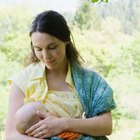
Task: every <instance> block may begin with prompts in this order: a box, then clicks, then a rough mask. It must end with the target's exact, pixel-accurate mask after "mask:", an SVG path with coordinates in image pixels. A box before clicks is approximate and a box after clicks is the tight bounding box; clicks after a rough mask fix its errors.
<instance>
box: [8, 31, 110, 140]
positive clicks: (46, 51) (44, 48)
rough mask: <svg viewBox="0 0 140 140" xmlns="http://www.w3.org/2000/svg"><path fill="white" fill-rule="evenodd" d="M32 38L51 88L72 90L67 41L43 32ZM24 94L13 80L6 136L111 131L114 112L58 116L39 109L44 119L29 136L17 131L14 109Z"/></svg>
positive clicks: (37, 136) (22, 138) (33, 35)
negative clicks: (68, 74) (68, 72)
mask: <svg viewBox="0 0 140 140" xmlns="http://www.w3.org/2000/svg"><path fill="white" fill-rule="evenodd" d="M31 41H32V44H33V46H34V51H35V54H36V56H37V58H38V59H39V60H40V61H42V62H43V63H44V64H45V66H46V73H47V75H46V80H47V84H48V88H49V90H58V91H70V89H69V86H68V84H67V83H66V82H65V78H66V74H67V65H68V62H67V58H66V44H67V42H64V41H61V40H59V39H57V38H55V37H53V36H51V35H49V34H46V33H40V32H35V33H33V34H32V35H31ZM23 98H24V94H23V92H22V91H21V90H20V89H19V88H18V87H17V86H16V85H15V84H14V83H13V84H12V86H11V89H10V98H9V111H8V118H7V125H6V136H7V140H15V138H16V139H20V140H25V139H27V138H29V139H28V140H36V138H39V139H38V140H41V139H42V138H47V137H52V136H55V135H58V134H60V133H62V132H63V131H73V132H78V133H81V134H87V135H91V136H104V135H109V134H111V132H112V115H111V112H107V113H104V114H102V115H100V116H97V117H93V118H88V119H73V118H58V117H55V116H47V115H45V114H42V113H41V112H38V114H37V115H38V116H39V117H40V118H42V120H41V121H40V122H38V123H37V124H35V125H34V126H32V127H31V128H29V129H28V130H27V131H26V134H28V136H25V135H21V134H19V133H18V132H17V131H16V129H15V126H14V123H13V120H14V115H15V112H16V111H17V110H18V109H19V108H20V107H21V106H22V105H23ZM13 100H14V101H15V102H13ZM30 136H32V137H30ZM33 137H36V138H33Z"/></svg>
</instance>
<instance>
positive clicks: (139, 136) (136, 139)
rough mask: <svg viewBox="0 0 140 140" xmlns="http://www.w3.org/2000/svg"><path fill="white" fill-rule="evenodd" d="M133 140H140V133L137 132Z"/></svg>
mask: <svg viewBox="0 0 140 140" xmlns="http://www.w3.org/2000/svg"><path fill="white" fill-rule="evenodd" d="M133 140H140V131H138V132H136V134H135V136H134V138H133Z"/></svg>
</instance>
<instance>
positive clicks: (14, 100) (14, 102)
mask: <svg viewBox="0 0 140 140" xmlns="http://www.w3.org/2000/svg"><path fill="white" fill-rule="evenodd" d="M23 100H24V93H23V92H22V91H21V90H20V89H19V88H18V87H17V86H16V84H14V83H13V84H12V85H11V88H10V95H9V105H8V114H7V120H6V140H27V139H28V140H42V139H37V138H33V137H30V136H27V135H23V134H20V133H19V132H18V131H17V130H16V128H15V125H14V115H15V113H16V111H17V110H18V109H19V108H20V107H21V106H22V105H23V104H24V102H23Z"/></svg>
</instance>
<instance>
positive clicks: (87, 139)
mask: <svg viewBox="0 0 140 140" xmlns="http://www.w3.org/2000/svg"><path fill="white" fill-rule="evenodd" d="M70 35H71V32H70V30H69V27H68V26H67V23H66V21H65V19H64V17H63V16H62V15H60V14H59V13H57V12H55V11H45V12H43V13H41V14H39V15H37V17H36V18H35V19H34V21H33V23H32V27H31V31H30V37H31V48H32V53H33V55H32V60H33V63H32V64H31V65H29V66H28V67H27V68H25V69H24V70H22V71H21V72H20V73H18V74H17V75H16V76H14V78H12V80H11V81H10V83H11V88H10V96H9V111H8V116H7V123H6V138H7V140H15V139H18V140H27V139H28V140H41V139H45V138H48V139H51V140H53V139H55V140H59V139H60V138H59V137H57V135H59V134H61V133H62V132H65V131H71V132H76V133H79V134H81V135H80V137H79V138H78V139H82V140H105V139H107V138H106V137H105V136H106V135H110V134H111V132H112V115H111V110H112V109H114V108H115V107H116V106H115V102H114V99H113V94H112V89H111V88H110V86H109V85H108V84H107V83H106V82H105V80H104V79H103V78H102V77H101V76H100V75H99V74H97V73H95V72H93V71H90V70H87V69H85V68H83V67H82V66H81V65H80V60H79V58H80V56H79V54H78V52H77V50H76V48H75V47H74V45H73V43H72V41H71V37H70ZM30 101H41V102H42V103H44V104H45V105H46V106H47V107H48V108H49V107H50V110H49V112H50V113H51V114H52V115H45V114H42V113H40V112H37V115H38V116H39V117H40V118H41V119H42V120H41V121H40V122H39V123H37V124H35V125H33V126H32V127H31V128H29V129H28V130H27V131H26V135H23V134H20V133H18V132H17V130H16V129H15V126H14V115H15V113H16V111H17V110H18V109H19V108H20V107H21V106H23V105H24V103H26V102H30ZM51 106H55V107H56V109H55V111H52V109H51ZM54 112H57V113H60V114H61V116H62V117H56V115H54V114H53V113H54ZM82 116H84V119H83V118H82Z"/></svg>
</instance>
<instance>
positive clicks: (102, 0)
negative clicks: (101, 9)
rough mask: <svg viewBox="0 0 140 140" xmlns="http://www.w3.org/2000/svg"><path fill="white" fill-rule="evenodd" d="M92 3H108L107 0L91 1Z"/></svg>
mask: <svg viewBox="0 0 140 140" xmlns="http://www.w3.org/2000/svg"><path fill="white" fill-rule="evenodd" d="M91 1H92V2H93V3H95V2H106V3H108V0H91Z"/></svg>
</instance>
